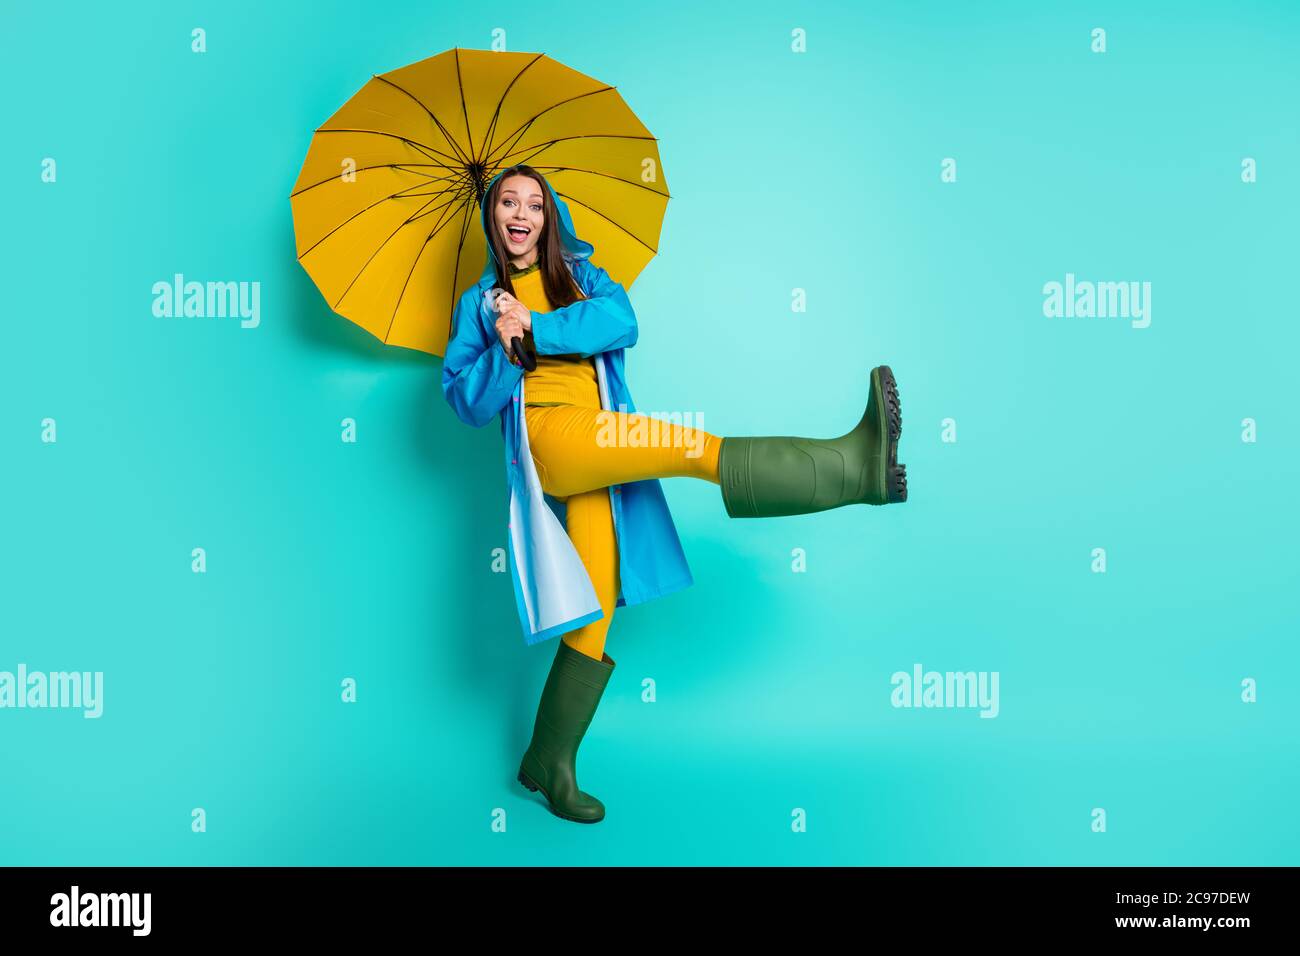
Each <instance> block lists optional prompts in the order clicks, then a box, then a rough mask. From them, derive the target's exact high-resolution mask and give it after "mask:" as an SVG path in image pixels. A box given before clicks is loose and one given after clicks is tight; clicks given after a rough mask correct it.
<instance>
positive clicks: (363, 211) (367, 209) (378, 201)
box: [298, 186, 454, 281]
mask: <svg viewBox="0 0 1300 956" xmlns="http://www.w3.org/2000/svg"><path fill="white" fill-rule="evenodd" d="M407 188H408V189H415V188H416V187H415V186H409V187H407ZM405 192H406V190H405V189H403V190H399V191H398V192H395V193H393V194H392V195H391V196H384V197H382V198H381V199H376V200H375V201H374V202H372V203H371V204H370V205H369V206H366V207H364V208H362V209H358V210H357V211H356V212H354V213H353V214H352V215H350V216H348V218H346V219H344V220H343V221H342V222H340V223H339V224H338V225H337V226H335V227H334V228H333V229H331V230H330V231H329V232H327V233H325V235H323V236H321V237H320V238H319V239H317V240H316V241H315V242H313V243H312V244H311V246H310V247H308V248H306V249H304V250H303V251H302V252H301V253H300V254H299V255H298V259H299V261H301V260H302V259H303V258H305V257H306V256H308V255H310V254H311V251H312V249H315V248H316V247H317V246H319V245H320V244H321V243H322V242H324V241H325V240H326V239H328V238H329V237H330V236H332V235H334V233H336V232H338V231H339V230H340V229H342V228H343V227H344V226H346V225H347V224H348V223H350V222H351V221H352V220H353V219H356V218H357V217H358V216H362V215H364V214H366V213H368V212H370V210H372V209H374V208H375V207H376V206H378V205H381V204H383V203H386V202H388V200H390V199H396V198H397V197H398V196H401V195H402V194H403V193H405ZM443 192H444V193H445V192H446V190H443ZM453 198H454V197H453ZM399 228H400V227H399ZM362 268H364V266H363V267H362ZM353 281H355V280H353Z"/></svg>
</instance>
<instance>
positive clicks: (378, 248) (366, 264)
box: [334, 196, 455, 326]
mask: <svg viewBox="0 0 1300 956" xmlns="http://www.w3.org/2000/svg"><path fill="white" fill-rule="evenodd" d="M454 201H455V197H454V196H453V197H452V200H451V202H454ZM451 202H449V203H448V204H447V205H448V206H450V205H451ZM424 205H425V208H428V207H429V206H431V205H432V202H427V203H425V204H424ZM444 208H445V207H444ZM420 212H421V213H423V212H424V209H421V210H420ZM414 221H415V217H414V216H409V217H407V219H406V220H405V221H404V222H403V223H402V224H401V225H400V226H398V227H397V228H396V229H394V230H393V231H392V232H390V233H389V234H388V238H387V239H385V240H384V241H383V242H381V243H380V244H379V245H378V246H376V247H375V251H374V252H372V253H370V256H369V257H368V258H367V259H366V261H365V262H364V263H363V264H362V266H361V268H360V269H358V270H357V274H356V275H354V276H353V277H352V281H351V282H349V283H348V287H347V288H346V289H344V290H343V294H342V295H340V296H339V297H338V300H337V301H336V302H335V303H334V311H335V312H337V311H338V308H339V305H340V304H341V303H342V302H343V300H344V299H346V298H347V297H348V293H349V292H351V291H352V287H353V286H354V285H356V284H357V280H358V279H360V278H361V276H362V274H363V273H364V272H365V271H366V269H368V268H370V263H372V262H374V261H375V256H377V255H379V253H380V252H381V251H382V250H383V248H384V246H386V245H388V243H389V242H391V241H392V238H393V237H394V236H395V235H397V234H398V233H399V232H401V231H402V230H403V229H404V228H405V227H407V226H409V225H410V224H411V223H412V222H414ZM444 225H445V222H444ZM441 228H442V226H435V227H434V230H433V232H431V233H429V235H428V236H426V237H425V240H424V242H425V244H427V243H428V241H429V239H431V238H432V237H433V235H434V234H435V233H437V232H438V230H439V229H441ZM421 248H423V247H421ZM389 324H390V326H391V320H390V323H389Z"/></svg>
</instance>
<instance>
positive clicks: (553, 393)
mask: <svg viewBox="0 0 1300 956" xmlns="http://www.w3.org/2000/svg"><path fill="white" fill-rule="evenodd" d="M510 282H511V284H513V285H514V287H515V298H516V299H518V300H519V301H520V302H522V303H523V304H524V305H525V306H526V307H527V308H528V311H529V312H532V313H534V318H536V313H538V312H553V311H555V310H554V309H553V308H552V306H551V302H550V300H549V299H548V298H547V297H546V289H545V287H544V286H543V285H542V270H541V267H540V266H539V265H538V264H537V263H534V264H533V265H531V266H529V267H528V268H527V269H524V270H522V271H516V270H515V269H514V268H513V267H512V268H511V270H510ZM542 321H545V319H543V320H542ZM531 339H532V337H531V336H529V342H528V344H529V345H531V344H532V341H531ZM543 402H545V403H558V404H568V405H579V406H582V407H583V408H600V387H599V386H598V385H597V384H596V366H595V364H594V361H593V359H591V358H583V357H582V356H581V355H576V354H573V355H539V356H537V368H536V369H534V370H533V371H531V372H527V371H526V372H524V404H525V405H533V404H540V403H543Z"/></svg>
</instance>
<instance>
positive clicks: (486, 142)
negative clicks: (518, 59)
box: [483, 53, 546, 154]
mask: <svg viewBox="0 0 1300 956" xmlns="http://www.w3.org/2000/svg"><path fill="white" fill-rule="evenodd" d="M544 56H546V54H545V53H539V54H537V56H535V57H533V58H532V59H531V60H529V61H528V62H527V63H525V64H524V68H523V69H522V70H520V71H519V72H518V73H516V74H515V75H514V78H513V79H511V81H510V83H509V85H507V86H506V88H505V89H504V90H502V91H501V99H499V100H497V108H496V109H495V110H493V111H492V122H490V123H488V128H487V132H486V133H485V134H484V135H483V152H484V153H485V154H486V153H488V152H490V151H491V150H490V144H491V143H492V135H493V134H494V133H495V132H496V129H497V120H498V119H500V118H501V107H503V106H505V104H506V97H507V96H509V95H510V91H511V90H513V89H514V88H515V84H516V83H518V82H519V78H520V77H521V76H523V75H524V73H525V72H526V71H527V70H528V68H529V67H530V66H532V65H533V64H534V63H536V62H537V61H538V60H540V59H541V58H542V57H544Z"/></svg>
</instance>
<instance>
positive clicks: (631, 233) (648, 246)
mask: <svg viewBox="0 0 1300 956" xmlns="http://www.w3.org/2000/svg"><path fill="white" fill-rule="evenodd" d="M556 193H557V194H559V195H561V196H563V197H564V198H565V199H567V200H569V201H570V202H576V203H577V204H578V205H579V206H583V207H585V208H587V209H591V211H592V212H594V213H595V214H596V215H597V216H599V217H600V218H601V219H604V220H606V221H608V222H612V223H614V225H615V226H617V227H618V228H619V229H622V230H623V231H624V232H626V233H627V234H628V235H629V236H631V237H632V238H633V239H635V240H636V241H637V242H639V243H641V245H643V246H645V247H646V248H647V249H649V250H650V251H651V252H653V253H654V254H655V255H658V254H659V250H658V249H656V248H655V247H654V246H652V245H650V244H649V243H648V242H646V241H645V240H644V239H642V238H641V237H640V236H638V235H637V234H636V233H634V232H632V231H631V230H630V229H628V228H627V227H626V226H623V225H620V224H619V223H617V222H614V220H613V219H610V218H609V216H606V215H605V214H604V213H603V212H601V211H600V210H599V209H592V207H591V206H588V205H587V204H586V203H585V202H583V201H582V200H581V199H578V198H577V197H575V196H570V195H569V194H568V193H562V192H560V191H559V190H558V189H557V190H556Z"/></svg>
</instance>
